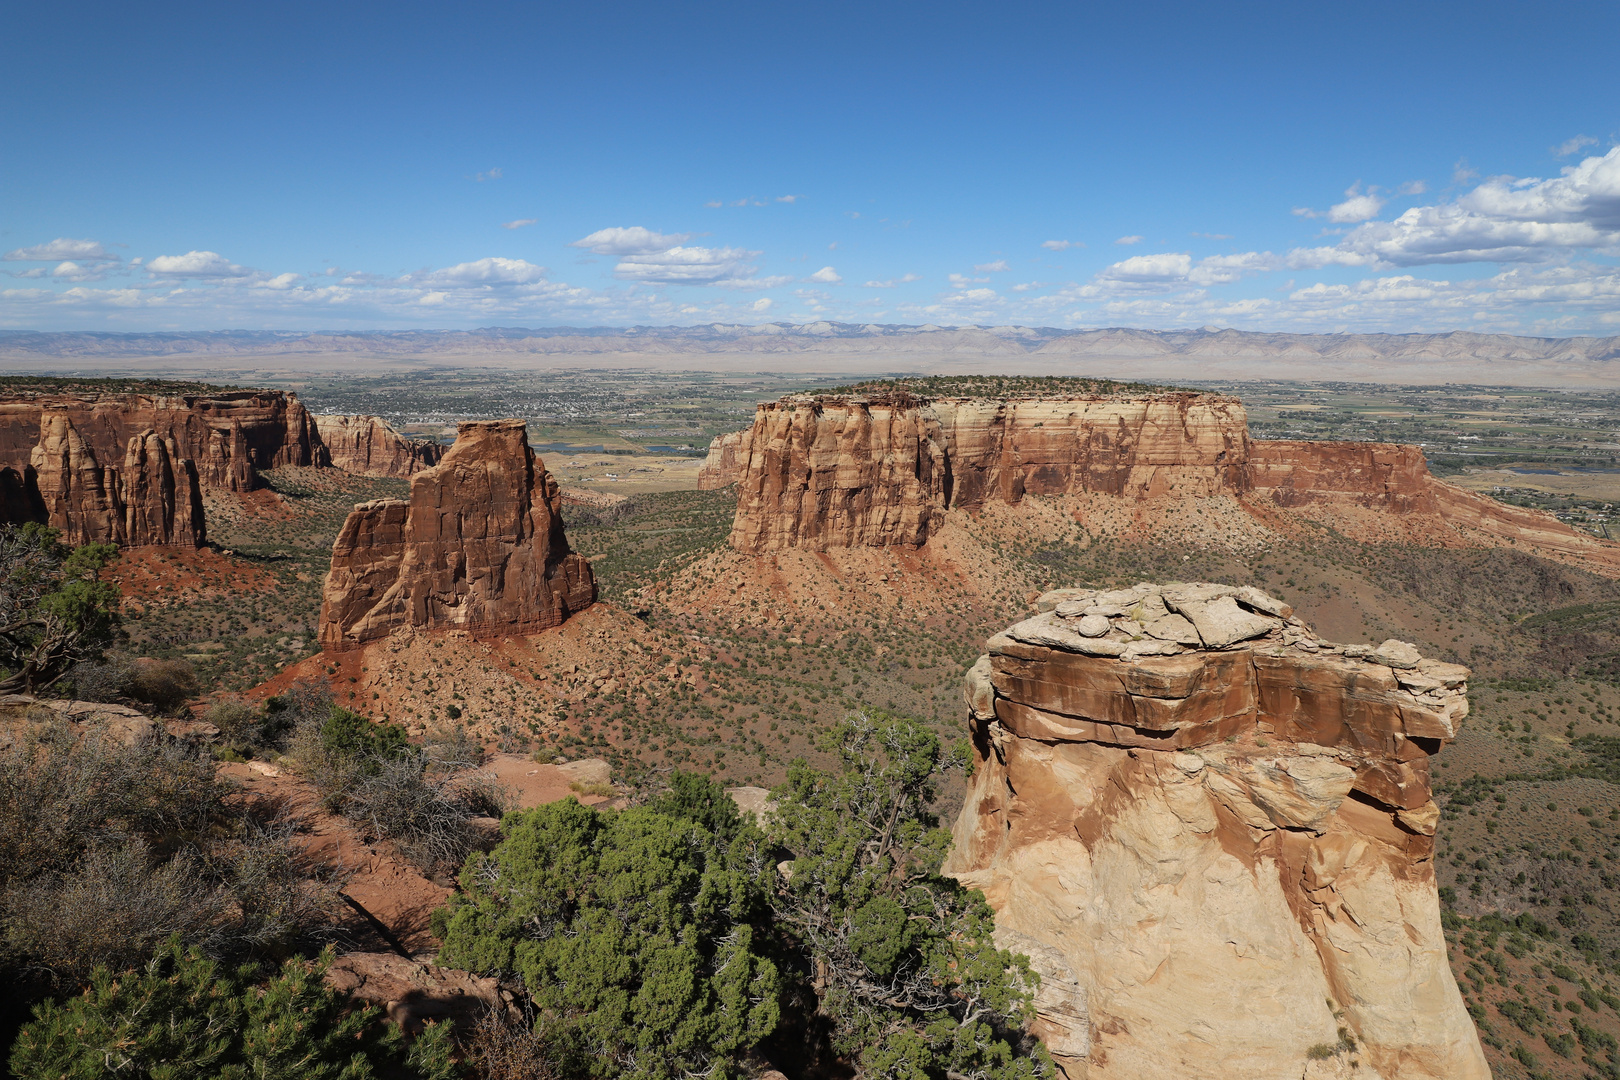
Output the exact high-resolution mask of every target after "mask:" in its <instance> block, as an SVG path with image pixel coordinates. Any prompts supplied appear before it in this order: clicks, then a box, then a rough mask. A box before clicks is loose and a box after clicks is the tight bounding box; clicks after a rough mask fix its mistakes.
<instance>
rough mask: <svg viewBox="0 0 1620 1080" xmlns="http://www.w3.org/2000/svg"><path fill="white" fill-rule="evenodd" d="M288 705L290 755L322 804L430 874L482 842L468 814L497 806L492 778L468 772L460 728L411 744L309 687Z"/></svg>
mask: <svg viewBox="0 0 1620 1080" xmlns="http://www.w3.org/2000/svg"><path fill="white" fill-rule="evenodd" d="M323 706H324V710H325V711H324V714H323V713H322V711H321V709H322V707H323ZM293 710H296V712H297V720H296V723H297V727H296V728H295V729H294V731H293V733H292V736H291V750H290V754H291V757H292V758H293V760H294V762H295V763H296V767H297V768H298V770H299V772H300V773H302V774H303V775H304V776H305V777H306V778H307V779H308V780H309V781H310V782H311V783H312V784H314V786H315V788H316V790H317V791H319V792H320V795H321V799H322V802H323V803H324V804H325V805H326V806H327V808H329V809H331V810H333V811H334V812H336V813H340V814H343V815H344V816H345V817H348V818H350V819H351V820H353V821H355V822H358V823H360V824H361V825H362V826H364V827H365V828H366V829H368V830H369V831H370V832H371V833H372V834H373V835H374V836H378V837H382V838H385V839H389V840H392V841H394V843H395V844H396V845H397V846H398V847H399V849H400V852H401V854H403V855H404V856H405V857H406V858H407V859H410V860H411V861H412V862H414V863H416V864H417V865H418V866H420V867H421V868H422V869H424V870H427V871H429V872H430V873H431V872H438V871H453V870H454V869H455V868H456V867H458V866H460V865H461V864H462V862H464V861H465V860H466V858H467V855H468V854H469V853H470V852H472V851H473V850H474V849H475V848H477V847H478V846H479V845H480V844H482V843H483V840H484V834H483V833H482V832H480V830H479V829H477V828H476V827H475V826H474V825H473V822H472V819H473V818H475V817H480V816H496V817H498V816H499V815H500V814H501V813H502V811H503V810H504V809H505V795H504V793H503V792H502V791H501V790H500V789H499V788H498V787H497V786H496V785H495V783H494V781H493V779H492V778H490V777H486V776H480V775H478V774H476V773H471V772H470V770H472V769H474V768H476V767H477V766H478V765H479V764H481V763H482V757H483V755H482V752H481V750H480V749H479V748H478V747H477V745H476V744H475V743H474V742H473V740H472V739H471V737H470V736H468V735H466V733H465V732H457V733H453V734H449V735H445V734H439V733H436V734H435V735H434V736H433V737H432V738H430V739H429V741H428V742H427V743H426V745H424V746H421V747H418V746H414V745H412V743H411V742H410V741H409V740H408V739H407V738H406V737H405V729H404V728H402V727H400V726H399V725H398V724H375V723H372V722H371V721H370V720H368V719H366V718H365V717H363V716H361V715H360V714H358V713H355V712H352V711H350V710H348V709H345V708H343V707H342V706H340V705H337V704H335V703H333V702H332V700H331V698H330V696H327V697H325V698H324V700H323V699H322V698H321V696H320V695H319V694H318V693H316V692H313V691H306V692H305V693H304V696H303V698H302V700H300V701H298V702H296V703H293V704H291V705H289V706H286V707H285V708H284V711H293Z"/></svg>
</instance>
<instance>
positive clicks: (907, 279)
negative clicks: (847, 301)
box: [861, 274, 922, 289]
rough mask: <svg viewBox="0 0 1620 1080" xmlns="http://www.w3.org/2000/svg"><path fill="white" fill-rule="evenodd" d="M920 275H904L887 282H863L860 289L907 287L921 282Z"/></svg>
mask: <svg viewBox="0 0 1620 1080" xmlns="http://www.w3.org/2000/svg"><path fill="white" fill-rule="evenodd" d="M921 280H922V275H921V274H906V275H904V276H902V277H897V278H890V279H889V280H887V281H865V282H862V283H861V287H862V288H865V289H892V288H894V287H895V286H896V285H908V284H910V283H911V282H913V281H921Z"/></svg>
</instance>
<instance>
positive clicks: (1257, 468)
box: [702, 393, 1620, 574]
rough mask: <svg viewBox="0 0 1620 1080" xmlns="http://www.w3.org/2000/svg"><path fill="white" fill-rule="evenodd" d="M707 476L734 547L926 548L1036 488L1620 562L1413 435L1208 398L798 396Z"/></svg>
mask: <svg viewBox="0 0 1620 1080" xmlns="http://www.w3.org/2000/svg"><path fill="white" fill-rule="evenodd" d="M702 483H703V485H704V486H705V487H709V488H718V487H724V486H725V485H726V484H729V483H736V484H737V485H738V497H737V516H736V519H735V522H734V524H733V529H732V534H731V544H732V546H733V547H734V548H735V549H737V550H738V551H742V552H745V553H751V554H758V553H760V552H765V551H773V550H783V549H788V548H803V549H809V550H815V551H828V550H834V549H839V548H859V547H888V546H903V547H919V546H921V545H923V544H925V543H926V542H927V541H928V538H929V536H930V535H932V534H933V533H934V532H936V531H937V530H938V528H939V525H940V523H941V522H942V521H943V519H944V515H945V514H946V513H947V512H949V511H952V510H957V509H961V510H967V511H975V510H978V509H980V508H982V507H984V506H985V505H986V504H987V503H992V502H994V503H1002V504H1009V505H1010V504H1016V503H1018V502H1019V501H1020V500H1022V499H1023V498H1024V497H1025V496H1026V495H1101V496H1115V497H1120V498H1122V499H1126V500H1130V501H1132V502H1133V503H1139V504H1143V505H1151V503H1152V501H1153V500H1157V499H1171V500H1174V499H1186V498H1194V499H1198V498H1215V497H1220V498H1226V499H1230V500H1233V501H1234V502H1235V503H1238V504H1241V505H1243V506H1245V507H1248V508H1250V509H1251V510H1253V511H1254V512H1256V513H1259V514H1261V515H1264V514H1265V513H1268V512H1269V511H1272V510H1279V511H1283V512H1285V513H1287V512H1295V511H1299V512H1304V511H1305V510H1307V509H1308V510H1309V512H1310V514H1311V515H1313V516H1316V517H1319V518H1323V519H1326V520H1328V521H1330V522H1331V523H1332V524H1334V525H1335V526H1336V527H1340V528H1342V529H1344V530H1345V531H1346V532H1348V533H1350V534H1351V535H1363V534H1364V535H1365V537H1366V538H1368V539H1374V538H1382V534H1383V533H1384V532H1385V531H1387V528H1388V526H1389V525H1390V523H1391V522H1392V521H1396V520H1402V521H1405V519H1412V522H1411V523H1410V525H1405V524H1403V528H1405V529H1406V531H1407V533H1408V534H1411V535H1408V536H1406V537H1405V538H1406V539H1412V538H1414V537H1417V538H1421V539H1422V540H1423V541H1425V542H1433V543H1438V544H1464V543H1472V542H1482V543H1513V544H1524V545H1527V546H1529V547H1531V548H1534V549H1539V550H1540V551H1541V552H1542V553H1546V554H1550V555H1552V556H1554V557H1558V558H1563V559H1566V560H1567V561H1571V562H1576V563H1578V564H1580V565H1583V566H1586V567H1588V568H1590V569H1594V570H1597V571H1599V572H1602V573H1610V574H1613V573H1616V572H1620V545H1615V544H1611V543H1607V542H1605V541H1601V540H1598V539H1596V538H1595V537H1591V536H1589V535H1587V534H1585V533H1581V532H1578V531H1577V530H1575V529H1572V528H1570V527H1569V526H1567V525H1564V524H1562V523H1561V522H1559V521H1557V520H1556V519H1554V518H1552V517H1550V516H1549V515H1545V514H1538V513H1535V512H1532V511H1523V510H1516V509H1515V508H1512V507H1506V506H1502V505H1500V504H1498V503H1496V502H1495V501H1494V500H1491V499H1486V498H1484V497H1482V496H1478V495H1474V494H1472V493H1470V492H1466V491H1463V490H1461V489H1459V488H1455V487H1452V486H1450V485H1448V484H1444V483H1442V482H1440V481H1438V480H1436V479H1435V478H1434V477H1433V476H1431V475H1430V474H1429V471H1428V467H1427V465H1426V463H1425V461H1424V458H1423V452H1422V451H1421V450H1420V449H1418V448H1417V447H1411V446H1395V445H1391V444H1387V443H1317V442H1294V441H1275V442H1273V441H1261V440H1253V439H1250V437H1249V434H1248V425H1247V421H1246V418H1245V415H1244V410H1243V405H1242V403H1241V402H1239V401H1238V400H1237V399H1235V398H1229V397H1222V396H1219V395H1212V394H1192V393H1176V394H1154V395H1145V396H1142V397H1134V398H1127V397H1076V398H1046V399H1012V400H991V399H970V398H938V399H923V398H916V397H912V396H910V395H906V394H893V395H889V396H882V397H866V398H862V397H847V396H819V397H811V396H790V397H786V398H783V399H782V400H780V401H776V402H768V403H765V404H762V405H760V406H759V409H758V412H757V413H756V415H755V419H754V423H753V425H752V426H751V427H750V428H748V429H747V430H746V431H742V432H737V433H734V434H732V435H724V436H721V437H719V438H717V439H715V440H714V442H713V443H712V444H711V446H710V450H709V458H708V461H707V462H706V463H705V465H704V470H703V474H702ZM1368 510H1372V511H1378V512H1380V513H1382V512H1385V511H1387V512H1390V513H1391V514H1392V515H1394V516H1393V517H1385V518H1384V519H1383V520H1382V521H1378V520H1375V519H1374V518H1372V517H1370V516H1368V515H1366V514H1364V513H1362V512H1363V511H1368ZM1358 514H1360V515H1361V516H1360V518H1358V516H1357V515H1358ZM1417 519H1421V520H1417Z"/></svg>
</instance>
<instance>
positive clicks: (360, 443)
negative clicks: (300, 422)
mask: <svg viewBox="0 0 1620 1080" xmlns="http://www.w3.org/2000/svg"><path fill="white" fill-rule="evenodd" d="M315 427H316V429H317V430H318V431H319V433H320V441H321V444H322V445H323V446H325V447H326V453H327V455H328V458H329V460H330V463H331V465H332V466H333V467H334V468H338V469H342V470H343V471H345V472H351V473H355V474H357V475H360V476H392V477H399V478H401V479H406V478H409V477H412V476H415V475H416V474H417V473H419V472H421V471H422V470H424V469H430V468H432V467H433V466H435V465H437V464H438V463H439V458H440V456H441V455H442V454H443V452H444V450H443V447H441V446H440V445H439V444H438V443H435V442H428V441H426V440H413V439H406V438H404V437H403V436H401V435H400V433H399V432H397V431H395V430H394V429H393V427H391V426H390V425H389V424H388V422H387V421H385V420H382V419H380V418H379V417H375V416H334V415H318V416H316V417H315Z"/></svg>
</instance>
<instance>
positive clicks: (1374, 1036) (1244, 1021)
mask: <svg viewBox="0 0 1620 1080" xmlns="http://www.w3.org/2000/svg"><path fill="white" fill-rule="evenodd" d="M1040 607H1041V608H1044V609H1047V610H1045V612H1044V613H1043V614H1039V615H1037V616H1035V617H1034V618H1031V619H1029V620H1027V621H1026V622H1024V623H1020V624H1018V625H1017V626H1014V627H1011V628H1009V629H1008V630H1007V631H1006V632H1004V633H1002V634H998V635H996V636H995V637H994V638H992V639H991V640H990V642H989V654H988V655H986V656H985V657H982V658H981V659H980V661H979V663H978V664H977V665H976V666H975V667H974V669H973V670H972V672H970V674H969V677H968V685H967V697H968V704H969V708H970V712H971V717H972V720H971V724H972V729H973V735H974V742H975V745H976V748H977V752H978V758H979V760H978V765H977V768H976V769H975V771H974V774H973V778H972V780H971V782H970V787H969V791H968V794H967V799H966V802H965V804H964V806H963V809H962V812H961V816H960V818H959V819H958V821H957V823H956V829H955V845H954V847H953V849H952V852H951V854H950V856H949V858H948V859H947V862H946V871H947V872H948V873H951V874H953V875H955V876H956V877H958V878H959V879H960V880H962V881H963V882H964V883H966V884H968V885H970V886H972V887H975V888H980V889H983V890H984V893H985V895H986V897H987V898H988V899H989V901H990V904H991V906H992V907H994V908H995V909H996V918H997V928H998V931H997V932H998V938H999V939H1001V940H1002V943H1003V944H1004V945H1005V946H1007V947H1011V948H1016V949H1018V950H1020V951H1022V952H1025V953H1027V954H1029V955H1030V956H1031V958H1032V960H1033V962H1034V963H1035V966H1036V968H1037V970H1039V971H1041V973H1042V976H1043V985H1042V988H1041V991H1040V995H1039V997H1038V999H1037V1009H1038V1013H1039V1018H1038V1020H1037V1022H1036V1025H1035V1031H1036V1033H1037V1034H1039V1035H1041V1037H1042V1038H1043V1039H1045V1040H1046V1041H1047V1044H1048V1047H1049V1048H1050V1049H1051V1050H1052V1051H1053V1053H1054V1054H1055V1055H1056V1056H1057V1057H1058V1060H1059V1061H1060V1063H1061V1064H1062V1065H1063V1066H1064V1068H1065V1069H1066V1071H1067V1073H1068V1075H1069V1076H1070V1077H1071V1080H1073V1078H1076V1077H1081V1076H1084V1077H1087V1078H1088V1080H1106V1078H1117V1080H1160V1078H1162V1077H1171V1076H1174V1077H1178V1078H1199V1080H1228V1078H1230V1080H1240V1078H1241V1080H1269V1078H1276V1080H1283V1078H1285V1077H1286V1078H1288V1080H1298V1078H1299V1077H1301V1076H1304V1077H1307V1078H1319V1077H1349V1076H1351V1075H1356V1076H1366V1077H1372V1076H1377V1077H1381V1078H1384V1080H1397V1078H1399V1080H1419V1078H1422V1080H1440V1078H1445V1080H1485V1078H1486V1077H1488V1076H1489V1071H1488V1069H1487V1067H1486V1064H1485V1060H1484V1057H1483V1054H1482V1052H1481V1050H1480V1046H1479V1040H1478V1036H1477V1035H1476V1033H1475V1031H1474V1028H1473V1024H1472V1022H1471V1021H1470V1019H1469V1017H1468V1014H1467V1011H1466V1009H1465V1007H1464V1004H1463V1001H1462V997H1461V995H1460V994H1459V993H1458V990H1457V986H1456V982H1455V981H1454V979H1453V977H1452V974H1451V971H1450V968H1449V965H1448V963H1447V959H1446V949H1445V942H1444V939H1443V937H1442V934H1441V926H1440V906H1439V900H1438V895H1437V891H1436V887H1435V878H1434V867H1433V855H1434V839H1433V834H1434V831H1435V827H1436V824H1437V822H1438V818H1439V812H1438V810H1437V809H1436V808H1435V805H1434V803H1433V802H1432V800H1431V798H1430V791H1429V768H1428V766H1429V756H1430V755H1431V754H1433V753H1435V752H1436V751H1438V750H1439V748H1440V747H1441V746H1442V745H1443V744H1444V743H1445V741H1446V740H1448V739H1450V738H1452V737H1453V736H1454V735H1455V734H1456V731H1457V727H1458V725H1459V723H1460V722H1461V720H1462V718H1463V717H1464V716H1465V715H1466V714H1467V702H1466V697H1465V694H1466V685H1465V683H1464V680H1465V679H1466V677H1467V674H1468V673H1467V669H1465V668H1462V667H1459V666H1457V665H1452V664H1441V663H1437V662H1434V661H1429V660H1423V659H1421V658H1420V657H1418V656H1417V653H1416V650H1415V649H1413V648H1412V647H1411V646H1409V645H1405V644H1404V643H1401V642H1386V643H1384V645H1383V646H1377V647H1372V646H1334V645H1331V644H1329V643H1326V642H1321V641H1318V640H1317V639H1315V638H1314V636H1313V635H1311V634H1310V633H1309V631H1308V630H1307V629H1306V628H1305V627H1304V626H1303V625H1302V624H1300V623H1299V622H1298V620H1295V619H1293V618H1292V617H1291V612H1289V610H1288V609H1287V608H1286V607H1285V606H1284V605H1282V604H1280V603H1278V602H1276V601H1274V600H1271V599H1270V598H1267V597H1264V596H1262V595H1261V594H1259V593H1257V592H1255V591H1254V590H1239V589H1234V588H1228V587H1225V586H1212V585H1168V586H1164V587H1162V588H1161V587H1156V586H1154V587H1149V586H1139V587H1137V588H1136V589H1134V590H1121V591H1119V592H1115V593H1101V594H1099V593H1093V592H1084V591H1078V590H1075V591H1065V592H1063V593H1060V594H1054V595H1050V596H1049V597H1048V598H1043V601H1042V603H1041V604H1040ZM1215 641H1218V642H1225V643H1226V644H1222V645H1220V646H1218V647H1215V646H1212V645H1210V644H1207V642H1215ZM1313 1051H1314V1053H1313Z"/></svg>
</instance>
